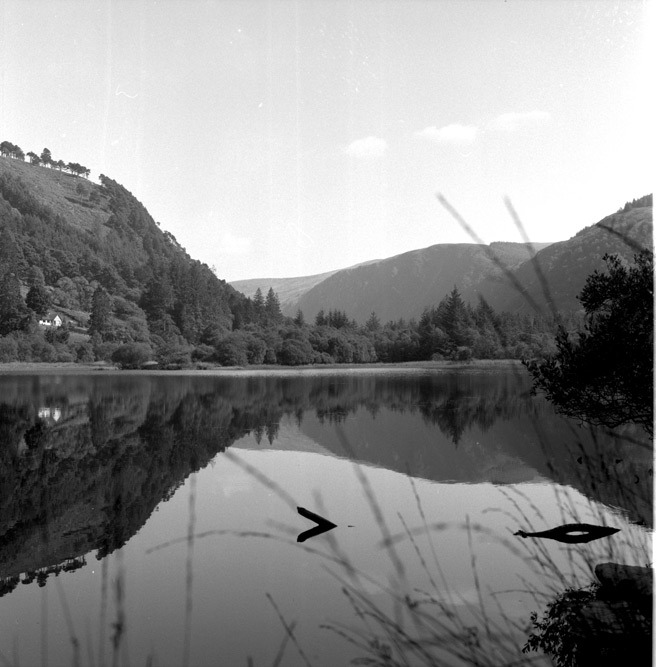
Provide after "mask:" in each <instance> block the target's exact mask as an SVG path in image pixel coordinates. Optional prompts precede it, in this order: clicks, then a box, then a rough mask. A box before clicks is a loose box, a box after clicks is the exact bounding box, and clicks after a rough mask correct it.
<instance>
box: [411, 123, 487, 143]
mask: <svg viewBox="0 0 656 667" xmlns="http://www.w3.org/2000/svg"><path fill="white" fill-rule="evenodd" d="M477 133H478V129H477V128H476V127H474V126H473V125H459V124H458V123H453V124H451V125H446V126H444V127H440V128H437V127H436V126H435V125H431V126H430V127H426V128H424V129H423V130H421V132H416V133H415V135H416V136H417V137H421V138H422V139H428V140H429V141H433V142H435V143H436V144H473V143H474V141H475V140H476V135H477Z"/></svg>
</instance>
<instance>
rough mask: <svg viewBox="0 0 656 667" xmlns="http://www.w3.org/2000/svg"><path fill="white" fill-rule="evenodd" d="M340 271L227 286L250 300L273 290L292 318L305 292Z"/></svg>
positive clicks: (235, 281)
mask: <svg viewBox="0 0 656 667" xmlns="http://www.w3.org/2000/svg"><path fill="white" fill-rule="evenodd" d="M377 261H379V260H377V259H374V260H371V261H369V262H364V263H362V264H356V265H354V266H352V267H349V268H355V267H356V266H365V265H366V264H373V263H375V262H377ZM342 270H344V269H335V270H334V271H326V272H325V273H317V274H315V275H312V276H297V277H295V278H249V279H247V280H234V281H233V282H231V283H229V284H230V286H231V287H234V288H235V289H236V290H237V291H238V292H241V293H242V294H244V295H245V296H247V297H249V298H251V299H252V298H253V296H255V292H257V290H258V289H260V291H261V292H262V295H263V296H265V297H266V295H267V292H268V291H269V289H271V288H273V291H274V292H275V293H276V294H277V295H278V299H280V307H281V309H282V311H283V313H284V314H285V315H289V316H291V317H293V316H294V315H296V310H297V307H298V306H297V304H298V302H299V299H300V298H301V297H302V296H303V295H304V294H305V293H306V292H309V291H310V290H311V289H312V288H313V287H314V286H315V285H318V284H319V283H321V282H323V281H324V280H326V279H328V278H330V276H333V275H335V274H336V273H337V272H338V271H342ZM347 270H348V269H347Z"/></svg>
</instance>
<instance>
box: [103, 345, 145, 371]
mask: <svg viewBox="0 0 656 667" xmlns="http://www.w3.org/2000/svg"><path fill="white" fill-rule="evenodd" d="M150 356H151V350H150V347H149V346H148V345H146V344H145V343H125V345H121V347H119V348H117V349H116V350H114V352H113V353H112V361H113V362H114V363H115V364H118V365H119V367H120V368H141V366H143V364H145V363H146V362H147V361H149V360H150Z"/></svg>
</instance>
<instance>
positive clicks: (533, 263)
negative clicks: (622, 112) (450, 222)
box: [232, 195, 653, 323]
mask: <svg viewBox="0 0 656 667" xmlns="http://www.w3.org/2000/svg"><path fill="white" fill-rule="evenodd" d="M652 245H653V219H652V196H651V195H646V196H645V197H642V198H640V199H637V200H634V201H633V202H630V203H628V204H626V205H625V206H624V207H623V208H622V209H620V210H619V211H617V212H616V213H614V214H612V215H609V216H607V217H606V218H604V219H603V220H601V221H600V222H598V223H596V224H594V225H591V226H589V227H586V228H585V229H582V230H581V231H580V232H578V233H577V234H576V235H575V236H573V237H572V238H571V239H569V240H567V241H561V242H558V243H534V244H531V246H532V247H531V248H529V247H527V246H526V245H525V244H521V243H502V242H497V243H491V244H490V245H489V246H485V245H476V244H469V243H461V244H438V245H434V246H430V247H428V248H423V249H420V250H413V251H411V252H406V253H403V254H401V255H396V256H394V257H390V258H388V259H383V260H377V261H372V262H369V263H367V264H362V265H358V266H355V267H350V268H346V269H342V270H341V271H332V272H328V273H326V274H319V275H316V276H307V277H304V278H289V279H278V280H277V282H275V283H274V281H265V280H252V281H240V282H239V283H232V285H233V286H234V287H235V288H236V289H241V287H240V286H242V285H245V284H246V283H248V284H249V285H252V286H253V293H254V292H255V288H256V287H258V286H259V287H261V289H262V291H263V293H264V292H265V287H266V289H267V290H268V288H269V287H273V289H274V291H277V287H276V285H278V286H280V288H281V290H282V294H284V296H281V297H280V298H281V304H282V306H283V313H284V314H286V315H290V316H293V315H294V314H295V313H296V311H297V309H299V308H300V309H301V310H302V311H303V314H304V315H305V318H306V320H307V321H312V320H313V319H314V317H315V316H316V315H317V313H318V312H319V311H320V310H322V309H323V310H324V311H326V312H328V311H329V310H342V311H345V312H346V314H347V315H348V316H349V317H350V318H354V319H355V320H357V321H358V322H360V323H364V322H365V321H366V320H367V318H368V317H369V315H370V314H371V313H372V312H375V313H376V314H377V315H378V317H379V319H380V320H381V321H382V322H387V321H390V320H398V319H399V318H404V319H409V318H413V317H414V318H418V317H419V316H420V315H421V313H422V311H423V309H424V308H426V307H427V306H435V305H437V304H438V303H439V302H440V301H441V300H442V299H443V298H444V296H446V294H448V293H449V292H450V291H451V290H452V289H453V287H454V285H455V286H457V287H458V290H459V291H460V293H461V294H462V296H463V298H464V299H465V300H468V301H469V302H470V303H472V304H473V305H475V304H476V303H477V302H478V299H479V295H480V296H482V297H484V298H485V300H486V301H488V303H489V304H490V305H491V306H492V307H493V308H494V309H495V310H506V311H510V312H531V311H534V310H535V309H536V308H537V309H539V310H541V312H543V313H548V312H549V311H550V309H551V306H550V305H549V301H551V304H552V305H553V307H554V308H555V309H556V310H559V311H571V310H579V309H580V303H579V302H578V300H577V298H576V296H577V294H578V293H579V292H580V291H581V289H582V287H583V285H584V283H585V279H586V277H587V276H588V275H590V274H591V273H592V272H593V271H595V270H604V268H605V263H604V261H603V259H602V258H603V256H604V255H605V254H606V253H609V254H613V253H617V254H619V255H621V256H622V257H624V258H625V259H627V260H630V259H631V258H632V256H633V254H634V253H635V252H636V251H638V250H639V249H641V248H651V247H652ZM247 294H249V292H247ZM547 295H548V296H547Z"/></svg>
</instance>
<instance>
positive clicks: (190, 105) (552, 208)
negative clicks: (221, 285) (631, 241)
mask: <svg viewBox="0 0 656 667" xmlns="http://www.w3.org/2000/svg"><path fill="white" fill-rule="evenodd" d="M654 5H655V3H654V2H649V1H644V2H640V1H638V0H619V1H617V0H586V1H584V2H583V1H579V0H562V1H557V0H521V1H520V0H505V1H504V0H451V1H447V0H414V1H413V0H394V1H385V0H350V1H349V0H297V1H293V0H268V1H267V0H251V1H249V0H208V1H203V0H0V140H7V141H11V142H12V143H15V144H18V145H19V146H20V147H21V148H22V149H23V150H24V151H25V152H28V151H30V150H32V151H34V152H36V153H40V152H41V151H42V150H43V148H44V147H47V148H49V149H50V151H51V152H52V155H53V158H54V159H55V160H57V159H63V160H64V161H65V162H79V163H81V164H83V165H84V166H86V167H88V168H89V169H90V170H91V178H92V179H97V178H98V176H99V175H100V174H101V173H102V174H105V175H107V176H109V177H110V178H112V179H114V180H115V181H118V182H119V183H120V184H121V185H123V186H124V187H126V188H127V189H128V190H129V191H130V192H132V193H133V194H134V195H135V196H136V197H137V198H138V199H139V200H140V201H141V202H142V203H143V204H144V205H145V206H146V208H147V209H148V211H149V212H150V214H151V215H152V216H153V218H154V219H155V220H156V221H158V222H160V223H161V226H162V228H163V229H166V230H168V231H169V232H171V233H172V234H173V235H174V236H175V237H176V239H177V240H178V242H179V243H180V244H181V245H182V246H184V247H185V248H186V250H187V252H188V253H189V254H190V255H191V256H192V257H194V258H196V259H200V260H201V261H203V262H205V263H207V264H208V265H209V266H213V267H215V268H216V273H217V275H218V276H219V277H220V278H223V279H226V280H228V281H230V280H239V279H246V278H263V277H290V276H302V275H312V274H316V273H321V272H324V271H330V270H334V269H339V268H343V267H346V266H351V265H353V264H356V263H359V262H364V261H368V260H371V259H378V258H384V257H390V256H392V255H396V254H399V253H402V252H406V251H409V250H414V249H417V248H423V247H427V246H430V245H434V244H436V243H468V242H472V240H473V239H472V236H471V235H470V234H469V233H468V231H467V230H466V229H464V228H463V227H462V225H461V224H460V223H459V222H458V221H457V220H456V219H454V217H453V216H452V215H451V214H450V213H449V212H448V211H447V210H446V208H445V207H444V206H443V205H442V204H440V202H439V201H438V199H437V198H436V193H441V194H442V195H443V196H444V197H445V198H446V199H447V200H448V201H449V202H450V203H451V205H452V206H453V207H455V209H457V210H458V211H459V212H460V214H461V215H462V216H463V217H464V218H465V220H466V221H467V223H468V224H469V225H470V226H471V228H472V229H473V230H474V231H475V234H476V235H477V237H478V238H480V239H482V240H483V241H484V242H486V243H489V242H492V241H522V236H521V234H520V232H519V230H518V229H517V226H516V225H515V224H514V222H513V220H512V217H511V215H510V214H509V212H508V210H507V208H506V205H505V204H504V198H505V197H507V198H509V199H510V201H511V202H512V206H513V207H514V209H515V210H516V211H517V214H518V216H519V217H520V219H521V221H522V224H523V225H524V228H525V230H526V233H527V234H528V237H529V238H530V239H531V240H532V241H537V242H544V241H559V240H564V239H567V238H570V237H571V236H573V235H574V234H575V233H576V232H578V231H579V230H580V229H582V228H583V227H586V226H588V225H591V224H594V223H595V222H598V221H599V220H600V219H602V218H603V217H605V216H606V215H608V214H610V213H613V212H614V211H616V210H617V209H618V208H619V207H620V206H622V205H623V204H624V203H625V202H626V201H628V200H631V199H633V198H636V197H640V196H642V195H644V194H647V193H648V192H653V186H654V173H656V170H655V169H654V160H653V157H654V148H655V140H654V139H655V138H654V119H655V118H656V113H655V111H656V104H655V99H654V82H655V81H656V76H655V74H656V71H655V64H656V29H655V26H656V11H655V7H654Z"/></svg>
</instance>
